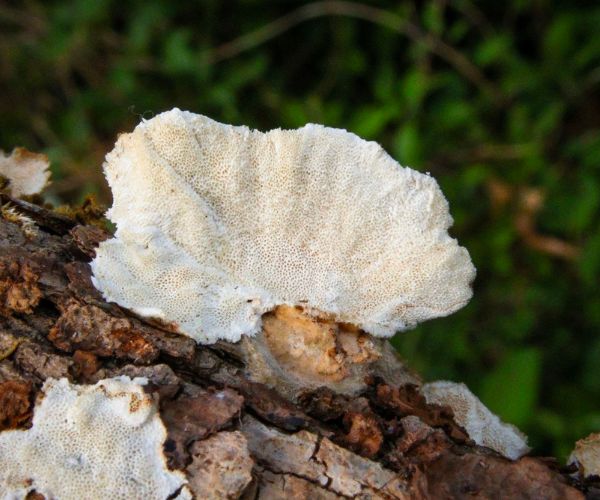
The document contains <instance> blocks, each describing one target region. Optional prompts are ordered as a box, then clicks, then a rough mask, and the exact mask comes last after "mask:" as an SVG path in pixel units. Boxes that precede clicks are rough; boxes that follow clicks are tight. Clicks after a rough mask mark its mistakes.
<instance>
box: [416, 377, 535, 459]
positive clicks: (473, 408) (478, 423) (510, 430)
mask: <svg viewBox="0 0 600 500" xmlns="http://www.w3.org/2000/svg"><path fill="white" fill-rule="evenodd" d="M421 392H422V394H423V395H424V396H425V399H426V400H427V402H428V403H433V404H439V405H446V406H449V407H450V408H451V409H452V411H453V412H454V419H455V420H456V423H457V424H458V425H460V426H462V427H463V428H464V429H465V430H466V431H467V433H468V434H469V437H470V438H471V439H472V440H473V441H475V442H476V443H477V444H478V445H480V446H486V447H488V448H491V449H492V450H494V451H497V452H498V453H500V454H502V455H504V456H505V457H507V458H510V459H512V460H516V459H517V458H519V457H521V456H522V455H525V453H527V452H529V447H528V446H527V436H525V434H523V433H522V432H521V431H520V430H519V429H517V428H516V427H515V426H514V425H510V424H506V423H504V422H502V421H501V420H500V419H499V418H498V417H497V416H496V415H494V414H493V413H492V412H491V411H490V410H488V409H487V407H486V406H485V405H484V404H483V403H482V402H481V401H480V400H479V398H477V396H475V394H473V393H472V392H471V391H470V390H469V388H468V387H467V386H466V385H465V384H459V383H456V382H447V381H438V382H430V383H428V384H425V385H423V387H422V389H421Z"/></svg>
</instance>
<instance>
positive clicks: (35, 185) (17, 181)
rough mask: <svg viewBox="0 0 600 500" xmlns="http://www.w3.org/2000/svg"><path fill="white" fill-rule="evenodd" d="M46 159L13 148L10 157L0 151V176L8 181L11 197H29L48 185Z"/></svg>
mask: <svg viewBox="0 0 600 500" xmlns="http://www.w3.org/2000/svg"><path fill="white" fill-rule="evenodd" d="M49 166H50V162H49V161H48V157H47V156H46V155H44V154H40V153H32V152H30V151H27V150H26V149H25V148H15V149H14V150H13V152H12V153H11V154H10V156H7V155H6V154H4V153H3V152H2V151H0V175H3V176H4V177H5V178H6V179H7V180H8V183H9V184H8V191H9V193H10V194H11V196H14V197H15V198H18V197H20V196H29V195H32V194H38V193H40V192H41V191H42V190H43V189H44V188H45V187H46V185H47V184H48V180H49V179H50V171H49V170H48V167H49Z"/></svg>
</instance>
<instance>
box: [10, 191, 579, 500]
mask: <svg viewBox="0 0 600 500" xmlns="http://www.w3.org/2000/svg"><path fill="white" fill-rule="evenodd" d="M9 201H11V200H9ZM14 206H15V207H16V208H17V209H19V210H21V211H22V213H23V214H24V215H27V216H30V217H32V218H34V217H35V222H36V223H37V229H36V230H35V231H34V232H33V233H32V231H31V228H28V230H27V231H24V230H23V229H22V227H21V226H20V225H19V222H18V221H8V220H4V219H2V220H0V313H1V314H0V429H10V428H26V427H27V426H28V425H30V424H31V417H32V413H33V410H34V407H33V403H34V400H35V396H36V394H38V393H39V391H40V387H41V384H42V382H43V381H44V380H45V379H46V378H49V377H54V378H59V377H67V378H68V379H69V380H70V381H72V382H75V383H93V382H95V381H97V380H100V379H103V378H108V377H112V376H115V375H119V374H122V375H129V376H132V377H133V376H144V377H147V378H148V379H149V380H150V385H149V390H150V391H152V392H154V393H155V394H156V397H157V398H158V399H159V401H160V414H161V418H162V420H163V422H164V423H165V425H166V427H167V430H168V439H167V441H166V442H165V445H164V453H165V454H166V456H167V457H168V462H169V465H170V466H171V467H173V468H177V469H181V470H183V471H185V473H186V474H187V477H188V481H189V487H190V488H191V490H193V492H194V494H195V495H196V497H197V498H240V497H241V498H260V499H272V498H307V499H308V498H310V499H313V498H322V499H329V498H380V499H407V498H472V497H476V498H516V497H518V498H557V499H559V498H560V499H570V498H573V499H574V498H583V494H582V492H581V491H580V490H578V489H577V488H575V487H573V486H572V485H570V483H569V479H568V477H567V476H565V475H563V474H562V473H561V472H560V471H559V469H558V467H556V466H555V465H554V463H553V462H551V461H548V460H542V459H539V458H533V457H525V458H522V459H520V460H517V461H510V460H508V459H506V458H503V457H501V456H500V455H498V454H497V453H495V452H493V451H491V450H489V449H485V448H482V447H478V446H476V445H475V444H474V443H473V442H472V441H471V440H470V439H469V438H468V435H467V434H466V432H465V431H464V429H462V428H461V427H460V426H458V425H457V424H456V423H455V422H454V420H453V416H452V412H451V410H450V409H448V408H444V407H439V406H436V405H428V404H427V403H426V402H425V399H424V398H423V397H422V396H421V395H420V393H419V384H418V379H417V378H415V377H414V376H408V375H402V376H401V377H399V378H398V377H397V374H398V373H399V372H398V370H400V371H402V370H403V368H402V364H401V362H400V361H397V363H398V365H397V366H396V365H394V367H392V368H393V369H392V368H390V366H389V364H388V366H387V369H386V367H381V370H380V373H376V374H375V375H373V376H370V377H369V379H368V380H367V384H366V386H365V387H366V388H365V390H364V391H362V392H361V393H360V394H358V395H347V394H346V395H343V394H339V393H336V392H335V391H334V390H333V389H331V388H320V389H316V390H310V391H306V392H305V393H304V394H302V395H301V397H299V398H297V400H291V399H288V398H286V397H285V396H283V395H282V394H280V393H278V392H276V391H275V390H274V389H273V388H271V387H267V386H266V385H263V384H261V383H258V382H256V381H252V380H249V379H248V378H247V375H246V371H245V366H244V364H243V358H241V357H240V356H239V355H238V353H239V350H238V347H237V346H232V345H225V344H215V345H213V346H198V345H196V344H195V343H194V342H193V341H192V340H191V339H189V338H187V337H184V336H181V335H178V334H176V333H174V332H173V327H172V326H169V325H162V324H157V323H156V322H150V321H146V320H144V319H142V318H139V317H137V316H135V315H134V314H132V313H130V312H129V311H126V310H123V309H121V308H120V307H118V306H116V305H115V304H110V303H106V302H105V301H104V300H103V299H102V297H101V295H100V294H99V293H98V292H97V291H96V289H95V288H94V287H93V285H92V283H91V279H90V278H91V275H90V268H89V265H88V262H89V260H90V259H91V258H92V256H93V254H94V248H95V246H97V244H98V243H99V242H100V241H102V240H103V239H105V238H107V237H109V234H108V233H106V232H105V231H103V230H101V229H98V228H97V227H94V226H81V225H77V226H76V225H75V223H74V221H70V220H65V218H64V217H63V216H57V215H56V214H54V213H53V212H51V211H49V210H45V209H42V208H41V207H37V208H36V207H35V206H33V207H32V206H29V205H28V204H27V205H26V204H19V203H14ZM398 367H399V368H398ZM394 374H396V375H394ZM403 380H404V381H405V382H402V381H403ZM409 382H412V383H409ZM34 497H35V496H31V495H30V498H34ZM37 498H39V496H38V497H37Z"/></svg>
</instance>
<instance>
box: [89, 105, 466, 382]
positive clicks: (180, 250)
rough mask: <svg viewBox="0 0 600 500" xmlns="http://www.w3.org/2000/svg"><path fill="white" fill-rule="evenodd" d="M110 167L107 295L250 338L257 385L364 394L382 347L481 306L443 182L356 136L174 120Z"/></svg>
mask: <svg viewBox="0 0 600 500" xmlns="http://www.w3.org/2000/svg"><path fill="white" fill-rule="evenodd" d="M104 170H105V173H106V176H107V179H108V182H109V184H110V186H111V188H112V192H113V197H114V203H113V206H112V208H111V209H110V211H109V212H108V216H109V218H110V219H111V220H112V221H113V222H114V223H115V224H116V226H117V230H116V233H115V237H114V238H113V239H111V240H108V241H105V242H103V243H101V245H100V247H99V249H98V251H97V255H96V258H95V260H94V261H93V262H92V269H93V272H94V282H95V285H96V287H97V288H98V289H99V290H101V292H102V293H103V295H104V297H105V298H106V299H108V300H112V301H114V302H117V303H118V304H120V305H121V306H124V307H127V308H129V309H131V310H133V311H135V312H137V313H138V314H140V315H142V316H151V317H157V318H160V319H162V320H164V321H166V322H169V323H171V324H174V325H175V326H176V327H177V329H178V330H179V331H180V332H181V333H183V334H185V335H188V336H190V337H192V338H194V339H195V340H196V341H197V342H199V343H202V344H211V343H214V342H216V341H219V340H225V341H229V342H237V341H239V340H240V339H242V340H243V342H242V344H243V345H245V352H246V356H247V358H248V360H249V363H248V364H249V366H250V368H249V372H250V375H251V376H253V377H254V378H255V379H257V380H261V381H267V382H270V383H272V384H273V385H276V384H277V380H278V378H279V377H280V374H285V375H284V377H288V376H291V378H292V379H294V377H296V378H297V379H298V385H303V386H305V387H306V386H308V387H310V386H319V385H334V386H335V387H336V388H342V389H343V391H345V392H352V391H353V390H355V389H356V384H355V383H354V382H357V381H358V380H360V379H362V378H363V377H364V374H365V373H366V372H365V370H364V369H363V368H364V367H367V366H369V365H371V364H372V363H375V362H377V360H378V359H380V358H381V357H382V355H383V351H384V350H385V349H384V348H382V343H381V342H380V340H379V339H378V338H379V337H389V336H392V335H394V334H395V333H396V332H397V331H401V330H406V329H409V328H411V327H414V326H415V325H416V324H417V323H420V322H422V321H424V320H427V319H429V318H434V317H439V316H446V315H448V314H451V313H452V312H454V311H456V310H457V309H459V308H461V307H462V306H464V305H465V304H466V303H467V302H468V300H469V299H470V297H471V286H470V285H471V282H472V280H473V278H474V276H475V268H474V266H473V264H472V263H471V260H470V258H469V254H468V252H467V251H466V250H465V249H464V248H462V247H460V246H459V245H458V243H457V242H456V240H455V239H453V238H452V237H450V236H449V235H448V228H449V227H450V226H451V224H452V218H451V216H450V214H449V211H448V203H447V201H446V199H445V198H444V196H443V194H442V192H441V190H440V188H439V186H438V184H437V182H436V181H435V179H433V178H432V177H430V176H429V175H427V174H422V173H419V172H416V171H415V170H411V169H409V168H404V167H402V166H400V165H399V164H398V163H397V162H396V161H395V160H393V159H392V158H391V157H390V156H389V155H388V154H387V153H386V152H385V151H384V150H383V149H382V148H381V147H380V146H379V145H378V144H376V143H374V142H368V141H365V140H363V139H360V138H359V137H357V136H356V135H354V134H352V133H349V132H347V131H345V130H340V129H333V128H328V127H324V126H321V125H314V124H308V125H306V126H304V127H302V128H300V129H297V130H280V129H277V130H271V131H269V132H266V133H262V132H259V131H256V130H250V129H249V128H247V127H245V126H231V125H224V124H221V123H218V122H216V121H213V120H211V119H209V118H207V117H205V116H201V115H196V114H193V113H189V112H185V111H180V110H179V109H173V110H171V111H168V112H165V113H162V114H160V115H158V116H156V117H155V118H153V119H151V120H148V121H143V122H142V123H141V124H139V125H138V126H137V127H136V129H135V130H134V131H133V132H132V133H130V134H124V135H121V136H120V138H119V140H118V142H117V144H116V146H115V148H114V150H113V151H112V152H111V153H109V155H108V156H107V159H106V162H105V165H104ZM252 337H254V338H252ZM251 338H252V339H251ZM250 339H251V340H250ZM384 357H385V356H384ZM357 367H358V368H357ZM265 369H266V372H265ZM290 372H291V375H289V374H290ZM350 380H354V382H351V381H350ZM359 385H360V383H359Z"/></svg>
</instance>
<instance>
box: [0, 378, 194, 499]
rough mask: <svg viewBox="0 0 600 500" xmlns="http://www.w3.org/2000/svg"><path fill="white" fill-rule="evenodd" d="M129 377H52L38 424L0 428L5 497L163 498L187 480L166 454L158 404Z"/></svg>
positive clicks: (0, 489) (0, 493)
mask: <svg viewBox="0 0 600 500" xmlns="http://www.w3.org/2000/svg"><path fill="white" fill-rule="evenodd" d="M145 383H146V379H141V378H137V379H134V380H133V381H132V380H131V379H129V377H118V378H114V379H107V380H101V381H100V382H98V383H97V384H95V385H88V386H84V385H82V386H76V385H70V384H69V382H68V381H67V379H60V380H53V379H48V380H47V381H46V383H45V384H44V387H43V389H42V390H43V392H44V396H43V399H41V401H39V402H38V405H37V406H36V408H35V414H34V417H33V427H32V428H31V429H28V430H12V431H4V432H2V433H0V498H14V499H17V498H25V497H26V496H27V493H28V492H30V491H33V490H35V491H36V492H38V493H41V494H43V495H44V496H45V497H46V498H60V499H81V498H89V499H96V498H97V499H106V498H111V499H127V500H129V499H132V498H144V499H146V498H147V499H161V500H164V499H166V498H168V497H169V496H170V495H172V494H174V493H175V492H177V491H178V490H179V488H180V487H181V486H182V485H183V484H184V483H185V479H184V476H183V474H182V473H180V472H173V471H169V470H168V469H167V466H166V462H165V459H164V455H163V452H162V446H163V442H164V440H165V438H166V430H165V427H164V425H163V424H162V422H161V420H160V417H159V415H158V412H157V410H156V405H155V404H154V403H153V401H152V399H151V397H150V396H149V395H147V394H145V393H144V390H143V387H142V385H140V384H145Z"/></svg>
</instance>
